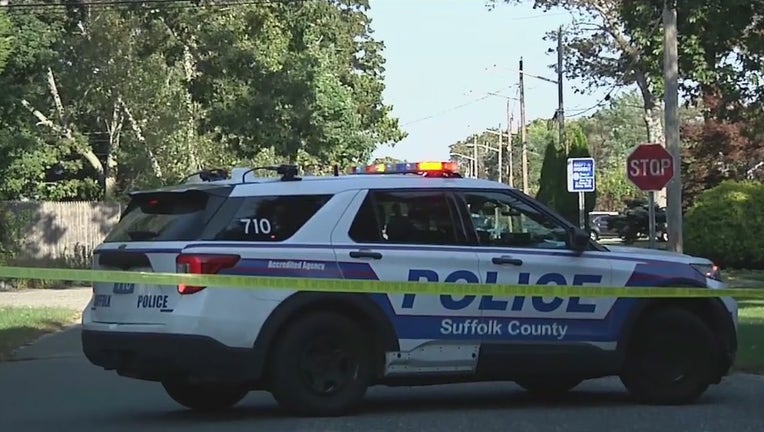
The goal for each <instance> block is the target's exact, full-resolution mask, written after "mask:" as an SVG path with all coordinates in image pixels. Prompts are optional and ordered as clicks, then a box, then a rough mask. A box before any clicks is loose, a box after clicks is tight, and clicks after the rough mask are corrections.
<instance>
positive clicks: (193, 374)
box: [82, 330, 259, 383]
mask: <svg viewBox="0 0 764 432" xmlns="http://www.w3.org/2000/svg"><path fill="white" fill-rule="evenodd" d="M82 349H83V352H84V354H85V357H87V359H88V360H89V361H90V362H91V363H92V364H94V365H96V366H100V367H102V368H104V369H106V370H114V371H116V372H117V373H118V374H119V375H122V376H126V377H130V378H136V379H142V380H147V381H162V380H169V379H184V380H193V381H199V382H205V381H207V382H209V381H213V382H237V383H241V382H245V381H246V382H252V381H257V379H258V378H259V377H258V376H256V370H257V369H256V368H255V367H254V365H256V364H257V363H258V361H257V360H259V359H258V357H259V356H257V355H256V352H255V351H254V350H252V349H242V348H231V347H228V346H225V345H223V344H221V343H220V342H218V341H216V340H214V339H212V338H209V337H206V336H197V335H181V334H166V333H138V332H132V333H131V332H111V331H96V330H83V331H82Z"/></svg>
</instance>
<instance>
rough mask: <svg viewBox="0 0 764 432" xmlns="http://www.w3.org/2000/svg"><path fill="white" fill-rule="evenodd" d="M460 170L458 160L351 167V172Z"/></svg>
mask: <svg viewBox="0 0 764 432" xmlns="http://www.w3.org/2000/svg"><path fill="white" fill-rule="evenodd" d="M456 172H459V164H457V163H456V162H408V163H397V164H384V163H381V164H372V165H360V166H357V167H353V168H351V169H350V174H356V175H358V174H427V173H445V174H453V173H456Z"/></svg>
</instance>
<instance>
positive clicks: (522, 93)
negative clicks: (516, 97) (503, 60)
mask: <svg viewBox="0 0 764 432" xmlns="http://www.w3.org/2000/svg"><path fill="white" fill-rule="evenodd" d="M527 135H528V134H527V133H526V130H525V81H524V73H523V58H522V57H520V143H521V144H522V147H523V193H526V194H527V193H528V139H527V138H528V137H527Z"/></svg>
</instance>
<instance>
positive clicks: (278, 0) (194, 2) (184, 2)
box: [0, 0, 307, 9]
mask: <svg viewBox="0 0 764 432" xmlns="http://www.w3.org/2000/svg"><path fill="white" fill-rule="evenodd" d="M306 1H307V0H222V1H215V2H208V1H202V0H84V1H75V0H67V1H60V2H57V3H47V2H46V3H43V2H35V3H29V2H24V3H13V2H12V1H8V0H5V1H3V0H0V8H2V9H58V8H68V7H116V6H152V5H153V6H161V5H167V6H175V7H200V8H201V7H225V6H240V5H256V4H287V3H305V2H306Z"/></svg>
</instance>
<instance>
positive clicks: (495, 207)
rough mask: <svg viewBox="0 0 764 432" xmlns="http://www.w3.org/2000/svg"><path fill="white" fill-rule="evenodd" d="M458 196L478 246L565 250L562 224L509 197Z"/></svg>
mask: <svg viewBox="0 0 764 432" xmlns="http://www.w3.org/2000/svg"><path fill="white" fill-rule="evenodd" d="M461 196H462V198H463V199H464V201H465V203H466V205H467V208H468V209H469V212H470V217H471V218H472V224H473V225H474V227H475V231H476V232H477V236H478V239H479V242H480V245H481V246H502V247H522V248H540V249H567V248H568V243H567V239H568V231H567V230H566V229H565V227H564V226H563V225H562V224H560V223H559V222H557V221H556V220H554V219H552V218H550V217H548V216H546V215H545V214H543V213H540V212H539V211H538V210H536V209H534V208H533V207H531V206H529V205H528V204H526V203H525V202H523V201H521V200H519V199H517V198H514V197H512V196H511V195H508V194H505V193H501V192H488V191H486V192H464V193H462V194H461Z"/></svg>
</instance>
